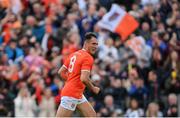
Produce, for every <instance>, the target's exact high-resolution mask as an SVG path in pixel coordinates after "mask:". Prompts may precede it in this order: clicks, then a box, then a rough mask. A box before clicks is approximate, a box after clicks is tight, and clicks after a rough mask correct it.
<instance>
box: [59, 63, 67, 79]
mask: <svg viewBox="0 0 180 118" xmlns="http://www.w3.org/2000/svg"><path fill="white" fill-rule="evenodd" d="M58 74H59V75H60V76H61V78H62V79H63V80H64V81H66V80H67V78H68V69H67V68H66V67H65V66H62V67H61V68H60V69H59V71H58Z"/></svg>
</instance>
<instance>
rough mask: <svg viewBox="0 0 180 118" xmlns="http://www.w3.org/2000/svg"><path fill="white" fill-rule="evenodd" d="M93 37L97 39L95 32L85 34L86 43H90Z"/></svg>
mask: <svg viewBox="0 0 180 118" xmlns="http://www.w3.org/2000/svg"><path fill="white" fill-rule="evenodd" d="M92 37H94V38H97V36H96V34H95V33H94V32H88V33H86V34H85V41H89V40H90V39H91V38H92Z"/></svg>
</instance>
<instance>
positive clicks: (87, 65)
mask: <svg viewBox="0 0 180 118" xmlns="http://www.w3.org/2000/svg"><path fill="white" fill-rule="evenodd" d="M93 62H94V60H93V58H88V57H86V58H84V60H83V62H82V66H81V71H91V69H92V66H93Z"/></svg>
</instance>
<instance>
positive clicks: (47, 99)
mask: <svg viewBox="0 0 180 118" xmlns="http://www.w3.org/2000/svg"><path fill="white" fill-rule="evenodd" d="M39 107H40V114H39V116H40V117H53V116H55V111H56V110H55V102H54V98H53V96H52V93H51V90H50V89H48V88H47V89H46V90H45V91H44V96H43V98H42V101H41V103H40V105H39Z"/></svg>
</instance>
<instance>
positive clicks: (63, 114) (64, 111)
mask: <svg viewBox="0 0 180 118" xmlns="http://www.w3.org/2000/svg"><path fill="white" fill-rule="evenodd" d="M72 114H73V111H72V110H68V109H65V108H63V107H62V106H59V108H58V110H57V113H56V117H70V116H72Z"/></svg>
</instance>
